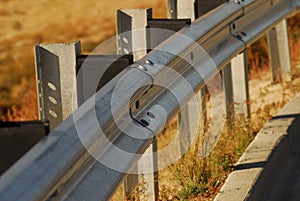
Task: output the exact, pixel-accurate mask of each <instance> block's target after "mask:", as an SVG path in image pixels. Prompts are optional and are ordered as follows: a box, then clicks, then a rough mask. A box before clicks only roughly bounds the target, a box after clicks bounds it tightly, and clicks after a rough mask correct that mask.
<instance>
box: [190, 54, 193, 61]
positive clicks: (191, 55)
mask: <svg viewBox="0 0 300 201" xmlns="http://www.w3.org/2000/svg"><path fill="white" fill-rule="evenodd" d="M190 57H191V60H194V52H191V54H190Z"/></svg>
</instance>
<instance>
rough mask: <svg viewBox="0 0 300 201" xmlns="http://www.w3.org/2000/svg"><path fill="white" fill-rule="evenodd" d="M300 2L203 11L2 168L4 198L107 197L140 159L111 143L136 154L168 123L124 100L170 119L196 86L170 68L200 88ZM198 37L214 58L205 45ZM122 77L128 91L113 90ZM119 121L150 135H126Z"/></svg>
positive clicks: (132, 130)
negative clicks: (145, 122)
mask: <svg viewBox="0 0 300 201" xmlns="http://www.w3.org/2000/svg"><path fill="white" fill-rule="evenodd" d="M299 5H300V1H299V0H285V1H283V0H282V1H280V0H277V1H270V0H269V1H266V0H257V1H254V0H253V1H247V0H244V2H239V1H238V2H237V3H235V2H228V3H225V4H222V5H221V6H219V7H218V8H217V9H215V10H214V11H213V12H211V13H210V14H209V15H206V16H204V17H203V18H198V19H197V20H195V21H194V22H193V23H192V24H191V26H190V27H188V28H183V29H182V30H180V31H179V32H178V34H176V35H174V36H172V37H171V38H169V39H168V40H166V41H165V42H164V43H162V44H161V45H160V46H159V47H158V48H159V49H160V50H153V51H152V52H150V53H149V54H148V55H146V56H145V57H143V58H142V59H141V60H139V61H138V62H137V63H136V64H133V65H131V66H130V67H128V68H127V69H125V70H124V71H122V72H121V73H120V74H119V75H118V76H116V77H115V78H114V79H113V80H111V81H110V82H109V83H108V84H107V85H105V86H104V87H103V88H102V89H101V90H100V91H98V92H97V94H95V95H94V96H92V97H91V98H90V99H89V100H88V101H87V102H85V103H84V104H83V105H82V106H81V107H80V108H79V109H78V110H77V111H75V113H73V114H72V115H71V116H70V117H69V118H67V119H66V120H65V121H64V122H63V123H61V124H60V125H59V126H58V127H57V128H56V129H55V130H53V131H52V132H51V133H50V134H49V136H48V137H47V138H45V139H44V140H42V141H41V142H40V143H38V144H37V145H36V146H35V147H34V148H33V149H31V150H30V151H29V152H28V153H27V154H26V155H25V156H24V157H23V158H21V159H20V160H19V161H18V162H17V163H16V164H15V165H14V166H13V167H12V168H11V169H9V170H8V171H7V172H6V173H5V174H3V175H2V176H1V178H0V200H12V201H13V200H22V201H30V200H107V199H108V198H110V197H111V196H112V195H113V192H114V191H115V190H116V187H117V186H118V185H119V184H120V182H121V181H122V180H123V179H124V176H125V173H124V172H128V171H129V170H130V169H131V168H132V167H133V166H134V165H135V163H136V162H137V160H138V156H136V155H124V156H123V155H121V156H120V155H118V153H117V152H116V150H115V149H114V147H113V146H110V145H111V143H113V144H114V145H115V146H117V147H119V148H120V149H122V150H127V151H129V152H131V153H143V152H144V151H145V150H146V148H147V147H148V146H149V145H150V144H151V143H152V139H153V138H154V137H155V135H156V134H157V133H159V131H160V130H161V129H162V128H163V127H164V123H165V121H164V119H163V118H162V117H160V116H155V113H156V111H155V110H154V111H153V110H152V111H151V112H152V113H153V114H154V116H155V118H151V123H150V124H149V125H148V126H146V127H145V125H144V126H141V125H140V124H135V123H134V122H132V121H130V119H128V112H129V111H128V107H124V104H128V102H129V107H133V106H134V105H135V104H136V101H139V103H140V104H139V108H140V109H139V110H138V111H137V113H136V115H135V118H136V119H141V118H144V117H145V116H147V112H149V109H150V108H152V106H153V105H157V104H159V105H161V106H162V107H164V109H165V112H166V115H167V120H169V119H170V118H172V117H174V115H175V114H176V113H177V112H178V110H179V108H180V107H179V104H185V103H186V102H187V101H188V100H189V98H190V96H191V94H192V93H193V92H192V91H188V90H187V91H185V90H181V89H182V87H183V86H184V84H185V83H184V82H183V81H182V80H181V79H178V77H176V76H173V75H172V74H171V76H168V77H167V78H168V79H166V77H164V75H169V74H168V73H169V71H170V69H173V70H175V71H177V72H178V73H179V74H180V75H182V76H183V77H184V78H185V81H186V82H188V83H189V84H190V85H191V87H192V88H193V90H194V91H196V92H197V91H199V90H200V89H201V88H202V87H203V86H204V84H205V81H207V80H209V79H210V78H211V77H212V76H213V75H214V74H216V73H217V72H218V70H221V69H222V68H223V67H224V66H225V65H226V64H227V63H228V62H229V61H230V59H232V58H233V57H234V56H235V55H236V54H238V53H239V52H241V51H242V50H244V49H245V47H246V46H247V45H250V44H251V43H252V42H254V41H255V40H256V39H258V38H259V37H260V36H261V35H262V34H264V33H265V32H266V31H268V30H269V29H270V28H271V27H273V26H274V25H276V24H277V23H278V22H280V21H281V20H283V19H285V18H286V17H288V16H290V15H291V14H293V13H295V12H296V11H297V10H298V9H299ZM260 6H263V8H262V9H259V8H260ZM180 34H182V35H180ZM194 42H196V44H195V43H194ZM197 44H200V45H201V46H202V47H203V48H204V50H205V51H206V52H208V55H209V57H208V56H207V55H206V54H204V53H203V51H199V49H198V47H197ZM163 50H164V51H163ZM168 51H173V53H172V54H171V53H169V52H168ZM175 55H180V56H181V58H179V57H178V56H175ZM184 59H185V60H186V61H188V62H189V63H192V64H193V65H194V68H193V67H191V65H190V64H188V63H187V62H186V61H184ZM165 66H168V68H165ZM215 67H217V68H215ZM200 75H201V76H200ZM124 77H125V79H124ZM121 78H122V79H121ZM120 79H121V86H122V88H121V89H122V91H119V93H115V89H116V88H117V84H118V82H119V80H120ZM159 82H163V83H165V84H166V85H167V86H168V87H169V89H173V92H176V93H178V94H179V95H180V100H178V101H179V102H172V101H170V100H172V94H171V92H169V91H167V90H164V89H160V90H158V89H156V91H151V86H152V85H153V84H155V83H159ZM130 92H132V93H130ZM134 92H135V93H134ZM113 93H114V94H113ZM133 93H134V95H133V97H132V96H131V95H132V94H133ZM143 97H147V98H143ZM146 99H147V100H148V101H146ZM143 100H144V101H143ZM111 104H113V105H114V106H113V107H114V112H115V113H114V115H113V112H112V106H111ZM152 109H153V108H152ZM113 116H114V117H115V118H113ZM113 119H114V121H113ZM124 120H125V121H124ZM116 122H117V123H116ZM116 124H118V125H122V127H124V128H125V129H126V130H127V131H128V132H129V133H132V134H133V135H136V136H139V135H143V136H144V139H136V138H133V137H130V136H128V135H126V134H124V133H123V132H121V131H120V130H119V129H117V127H116ZM100 128H101V129H100ZM99 134H100V135H99ZM79 136H80V137H81V138H82V139H83V140H84V141H85V144H89V146H88V147H87V148H88V150H89V151H90V153H93V155H94V156H97V159H99V160H101V161H104V162H105V161H106V162H107V161H111V160H113V161H115V162H116V163H115V165H116V167H117V168H118V170H119V171H115V170H112V169H110V168H109V167H108V166H107V165H105V164H101V163H98V162H97V161H96V160H95V159H94V158H93V157H91V155H90V154H89V153H88V152H87V150H86V147H85V146H83V144H82V142H81V140H80V137H79ZM122 171H123V172H122Z"/></svg>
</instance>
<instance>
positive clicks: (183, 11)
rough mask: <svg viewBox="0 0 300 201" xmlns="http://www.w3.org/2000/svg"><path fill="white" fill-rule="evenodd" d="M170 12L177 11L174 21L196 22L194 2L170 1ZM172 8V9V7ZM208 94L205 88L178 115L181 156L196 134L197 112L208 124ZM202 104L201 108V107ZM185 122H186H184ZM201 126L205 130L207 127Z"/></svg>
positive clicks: (183, 0)
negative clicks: (185, 19) (206, 111)
mask: <svg viewBox="0 0 300 201" xmlns="http://www.w3.org/2000/svg"><path fill="white" fill-rule="evenodd" d="M168 6H169V7H168V11H170V10H173V9H174V10H176V13H175V14H176V15H168V17H169V18H170V17H171V18H173V19H184V18H190V19H191V21H193V20H195V9H194V0H168ZM170 6H172V7H170ZM205 96H206V92H205V88H202V89H201V91H200V92H199V93H198V94H196V100H191V101H190V102H188V103H187V105H186V106H185V107H184V108H182V110H181V112H179V113H178V124H179V126H180V125H181V128H180V132H179V133H180V135H181V136H180V137H179V139H180V142H179V143H180V151H181V154H184V152H185V151H186V150H187V145H188V144H190V143H191V141H192V139H191V137H192V136H193V135H192V133H191V132H194V131H195V130H197V129H195V128H194V127H195V125H197V123H195V120H197V119H198V115H199V114H196V113H195V111H199V112H200V113H202V115H201V116H202V122H203V124H205V122H206V114H205V107H206V102H205V101H206V100H205ZM197 103H199V104H200V108H199V105H198V104H197ZM182 120H184V122H182ZM203 124H202V125H201V127H203V129H204V128H205V125H203Z"/></svg>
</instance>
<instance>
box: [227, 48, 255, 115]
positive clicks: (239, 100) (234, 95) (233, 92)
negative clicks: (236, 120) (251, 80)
mask: <svg viewBox="0 0 300 201" xmlns="http://www.w3.org/2000/svg"><path fill="white" fill-rule="evenodd" d="M222 73H223V82H224V88H225V97H226V113H227V117H228V118H229V119H230V120H232V119H233V117H234V115H244V117H249V115H250V109H249V105H248V100H249V86H248V65H247V52H246V51H244V52H243V53H240V54H239V55H237V56H236V57H235V58H233V59H232V60H231V63H230V64H228V65H227V66H226V67H225V68H224V69H223V71H222Z"/></svg>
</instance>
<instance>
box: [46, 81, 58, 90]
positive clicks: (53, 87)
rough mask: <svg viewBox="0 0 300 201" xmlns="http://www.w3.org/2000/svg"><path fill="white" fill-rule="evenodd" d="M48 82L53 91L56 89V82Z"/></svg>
mask: <svg viewBox="0 0 300 201" xmlns="http://www.w3.org/2000/svg"><path fill="white" fill-rule="evenodd" d="M47 84H48V87H49V88H50V89H52V90H53V91H56V86H55V85H54V84H52V83H51V82H48V83H47Z"/></svg>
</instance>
